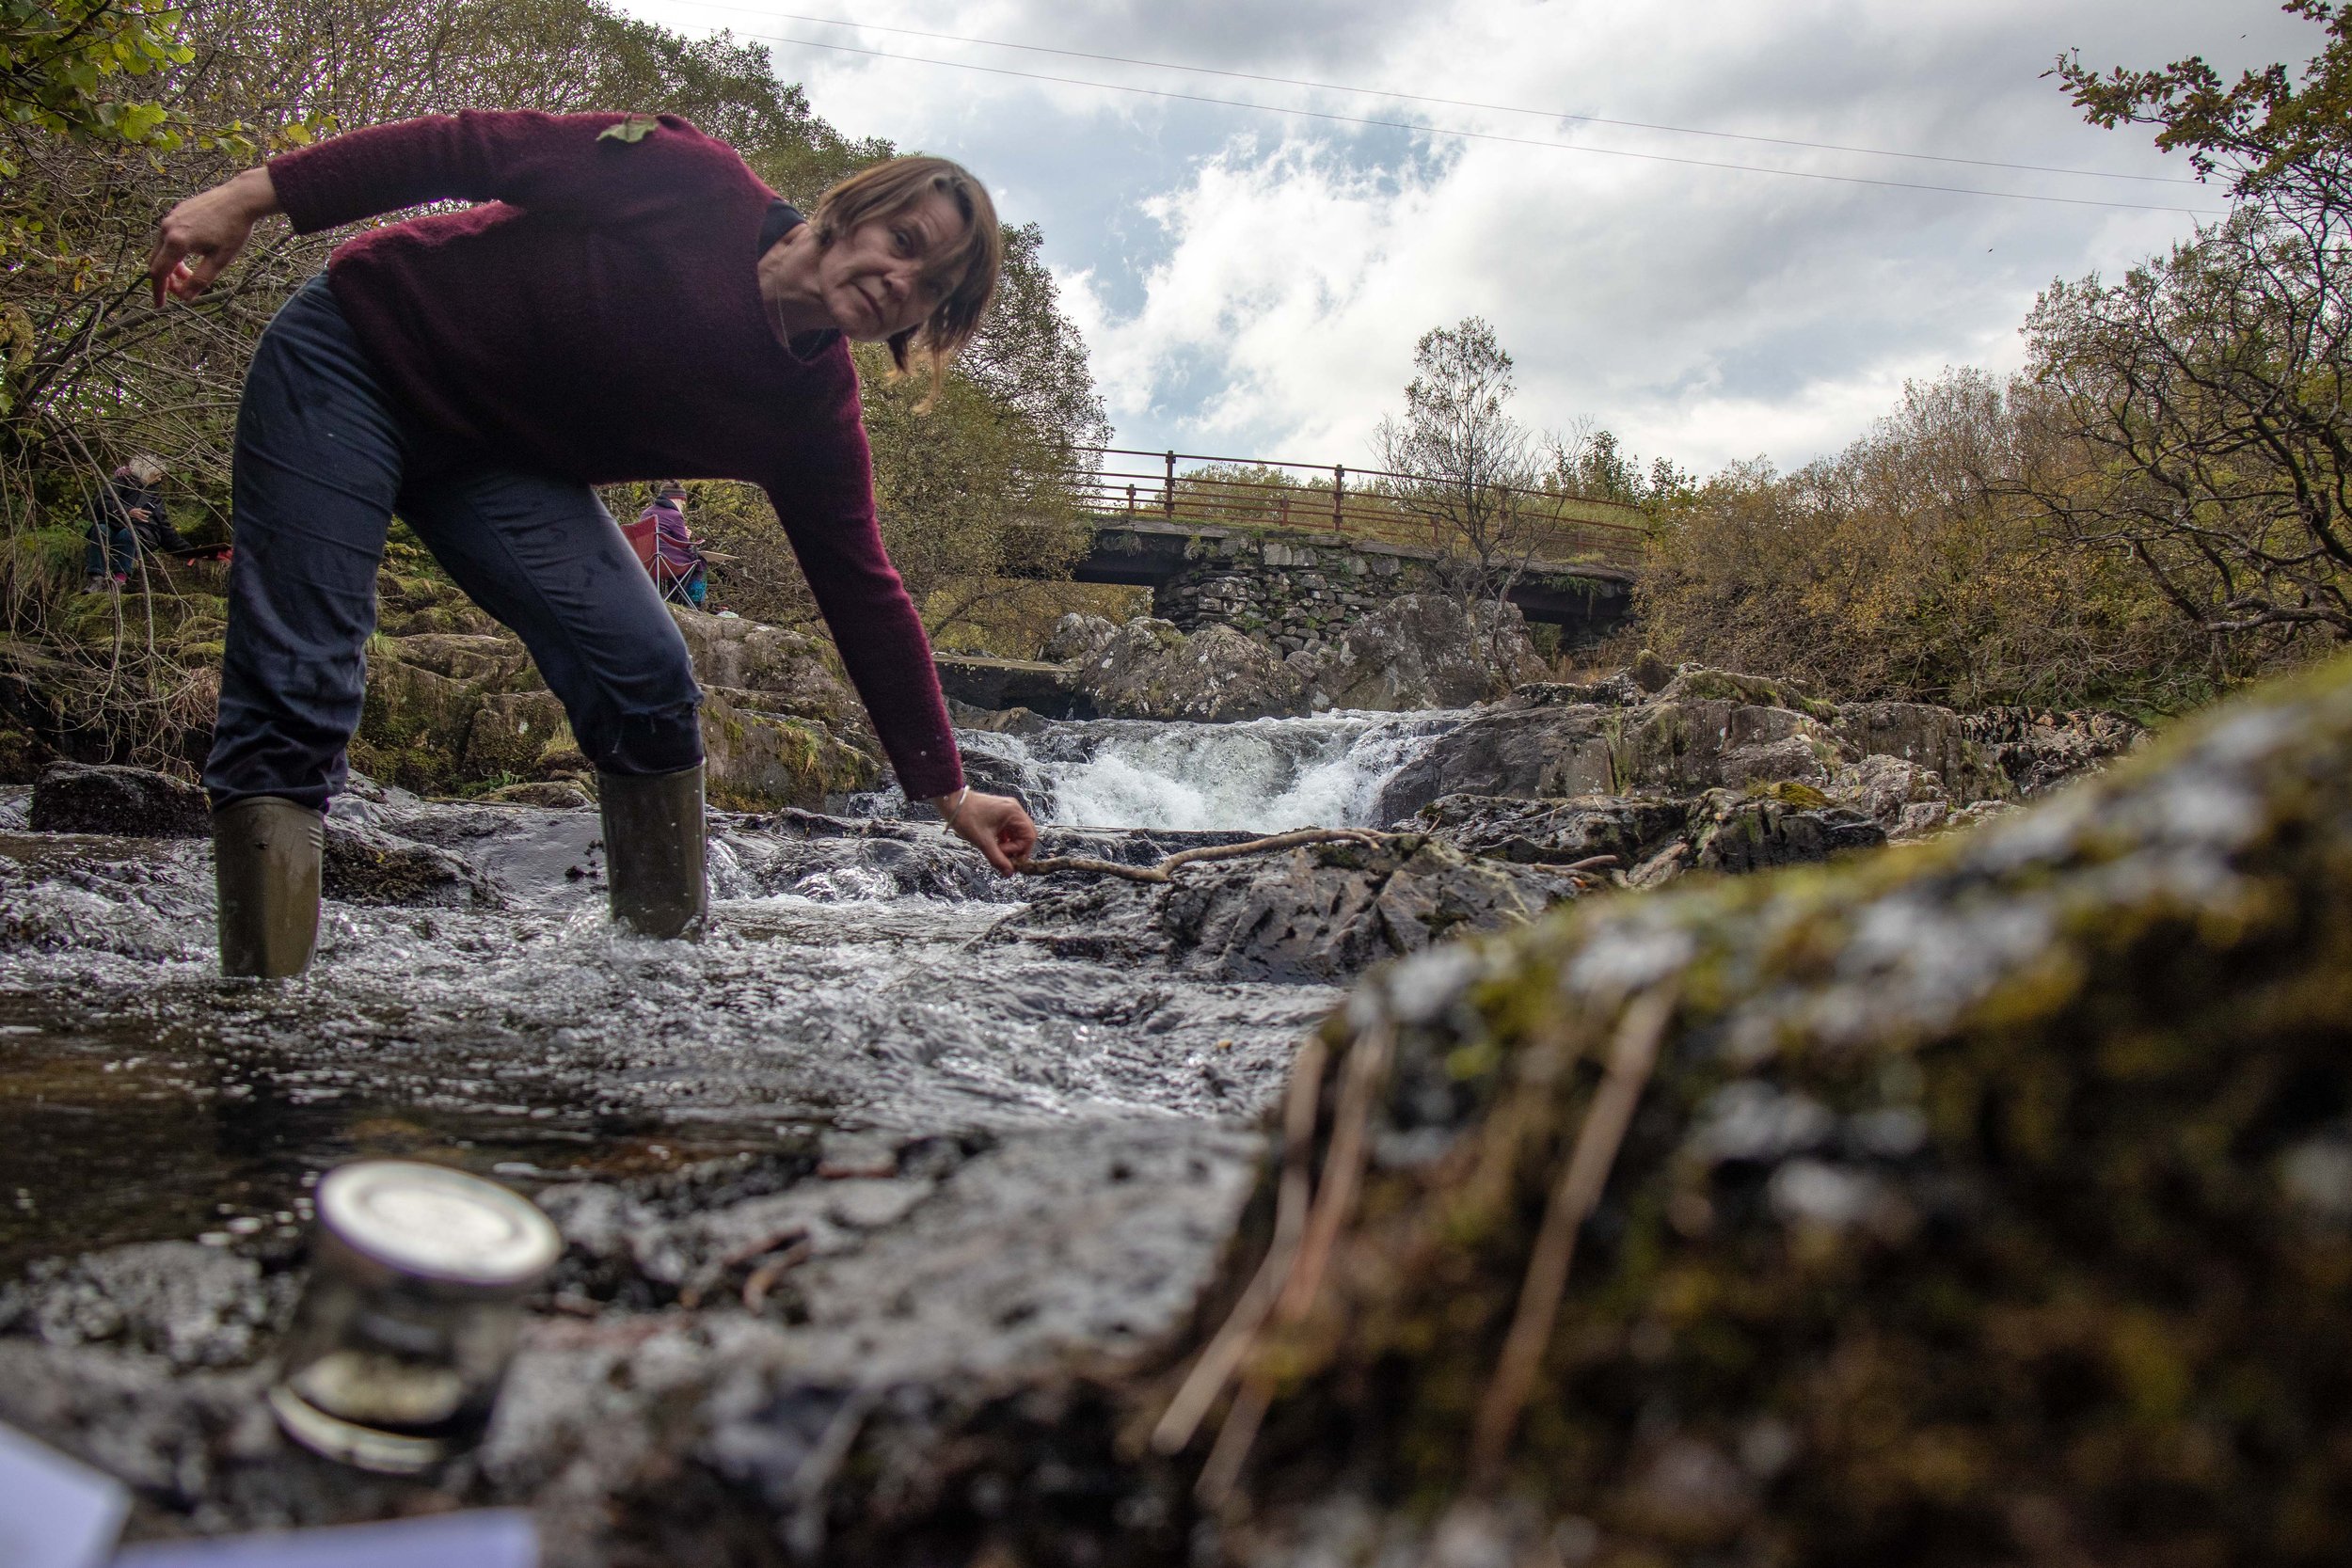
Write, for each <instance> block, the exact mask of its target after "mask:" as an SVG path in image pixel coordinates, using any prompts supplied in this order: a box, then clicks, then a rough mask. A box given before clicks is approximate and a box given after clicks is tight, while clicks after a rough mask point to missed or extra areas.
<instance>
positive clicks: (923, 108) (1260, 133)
mask: <svg viewBox="0 0 2352 1568" xmlns="http://www.w3.org/2000/svg"><path fill="white" fill-rule="evenodd" d="M623 3H624V4H625V5H626V7H627V8H628V9H630V10H632V11H634V12H636V13H637V14H640V15H643V16H645V17H647V18H649V19H652V20H656V21H660V22H662V23H664V24H668V25H671V26H674V27H678V28H681V29H686V30H690V31H696V32H701V31H708V30H713V29H717V28H721V27H724V28H729V29H732V30H733V31H734V32H736V33H737V34H738V35H739V36H752V37H757V38H761V39H763V40H767V41H769V42H770V43H771V48H772V49H773V51H774V55H775V59H776V63H777V67H778V69H779V71H781V73H782V74H784V75H785V76H787V78H790V79H795V80H798V81H801V82H802V83H803V84H804V85H805V87H806V89H807V92H808V96H809V99H810V102H811V103H813V104H814V105H815V107H816V108H817V110H818V112H819V113H820V114H822V115H824V116H825V117H826V118H827V119H830V120H832V121H833V122H834V124H835V125H837V126H839V127H840V128H841V129H842V130H843V131H845V132H847V133H850V134H852V135H882V136H887V137H889V138H891V139H892V140H893V141H894V142H896V143H897V144H898V145H899V146H900V147H901V148H905V149H921V150H929V151H938V152H944V153H946V154H948V155H950V156H954V157H957V158H960V159H961V160H962V161H964V162H965V163H967V164H969V165H970V166H972V167H973V168H974V169H975V170H976V171H977V173H978V174H979V175H980V176H981V177H982V178H983V179H985V180H986V181H987V182H989V184H990V188H991V189H992V191H993V193H994V194H995V197H996V199H997V203H998V206H999V208H1000V210H1001V211H1002V212H1003V213H1004V214H1005V215H1006V217H1007V218H1008V219H1009V220H1011V221H1028V220H1032V219H1034V220H1035V221H1037V222H1038V223H1040V224H1041V225H1042V226H1043V229H1044V232H1045V236H1046V245H1045V254H1046V256H1047V258H1048V260H1049V261H1050V262H1051V263H1052V265H1053V267H1054V270H1055V272H1056V274H1057V277H1059V278H1060V280H1061V284H1062V288H1063V291H1064V300H1065V303H1066V305H1067V306H1068V308H1069V309H1070V311H1071V313H1072V315H1073V317H1074V318H1075V319H1076V320H1077V321H1078V323H1079V325H1081V327H1082V328H1083V329H1084V331H1085V333H1086V338H1087V341H1088V344H1089V348H1090V349H1091V351H1092V356H1093V363H1094V371H1095V376H1096V379H1097V381H1098V383H1099V384H1100V385H1101V387H1102V388H1103V391H1104V397H1105V399H1106V400H1107V402H1108V404H1109V407H1110V413H1111V417H1112V419H1113V420H1114V421H1115V422H1116V424H1117V427H1118V431H1119V437H1120V444H1122V445H1128V446H1136V447H1142V448H1147V449H1153V450H1157V449H1162V448H1167V447H1171V446H1172V447H1175V448H1177V449H1179V450H1181V451H1187V452H1201V453H1212V454H1219V455H1225V454H1231V455H1248V456H1267V457H1279V458H1295V459H1300V460H1305V461H1311V462H1317V463H1322V462H1347V463H1349V464H1351V465H1360V464H1363V463H1365V462H1366V461H1367V459H1368V458H1369V455H1370V441H1371V436H1372V432H1373V429H1374V427H1375V425H1376V424H1377V423H1378V421H1379V420H1380V418H1381V416H1382V415H1383V414H1384V413H1389V412H1391V411H1393V410H1395V409H1396V408H1397V407H1398V406H1399V404H1401V401H1402V389H1403V387H1404V384H1405V382H1406V379H1407V378H1408V376H1409V375H1410V373H1411V360H1412V349H1413V343H1414V341H1415V340H1416V339H1418V338H1419V337H1420V336H1421V334H1422V333H1423V332H1425V331H1427V330H1428V329H1429V328H1431V327H1433V326H1438V325H1450V324H1452V323H1454V322H1457V321H1459V320H1461V319H1462V318H1463V317H1465V316H1470V315H1478V316H1483V317H1485V318H1486V320H1488V321H1490V322H1492V323H1493V324H1494V325H1495V327H1496V329H1497V331H1498V333H1499V334H1500V336H1501V338H1502V342H1503V344H1504V346H1505V347H1507V348H1508V349H1509V350H1510V352H1511V354H1512V356H1513V357H1514V358H1515V359H1516V360H1517V362H1518V387H1519V393H1518V404H1517V405H1516V408H1517V412H1518V415H1519V417H1520V418H1521V419H1522V420H1525V421H1526V422H1528V423H1529V424H1531V425H1534V426H1536V427H1538V428H1545V429H1565V428H1568V427H1571V426H1573V425H1575V424H1577V423H1578V422H1580V421H1583V420H1590V421H1594V422H1597V423H1598V424H1600V425H1603V426H1606V427H1608V428H1610V429H1613V430H1614V431H1616V432H1617V433H1618V434H1619V436H1621V437H1622V438H1623V440H1624V442H1625V444H1626V445H1627V446H1628V447H1629V449H1630V450H1631V451H1634V452H1636V453H1638V454H1640V455H1641V456H1643V457H1645V458H1646V457H1648V456H1651V455H1657V454H1663V455H1666V456H1669V457H1672V458H1674V459H1675V460H1676V461H1677V462H1679V463H1681V464H1683V465H1684V466H1685V467H1692V468H1696V469H1699V470H1701V471H1707V470H1709V469H1712V468H1714V467H1718V466H1720V465H1721V464H1723V463H1725V462H1728V461H1733V460H1737V459H1740V458H1745V457H1751V456H1755V455H1758V454H1767V455H1770V456H1771V457H1772V458H1773V459H1774V460H1775V461H1777V462H1779V463H1781V464H1782V465H1783V466H1792V465H1795V464H1798V463H1802V462H1804V460H1806V459H1808V458H1810V457H1813V456H1815V455H1818V454H1820V453H1821V452H1824V451H1832V450H1835V449H1836V448H1837V447H1839V446H1842V445H1843V444H1844V443H1845V442H1846V441H1848V440H1849V439H1851V437H1852V436H1855V435H1856V434H1858V433H1859V432H1860V430H1861V429H1862V428H1863V427H1864V426H1865V425H1866V424H1867V422H1868V421H1869V420H1872V419H1873V418H1875V417H1877V416H1878V415H1880V414H1882V413H1883V412H1884V411H1886V410H1887V409H1888V408H1889V407H1890V406H1891V405H1892V404H1893V402H1894V400H1895V399H1896V398H1897V396H1898V395H1899V391H1900V388H1901V387H1902V384H1903V382H1904V380H1905V379H1906V378H1910V377H1915V376H1931V375H1933V374H1935V373H1936V372H1938V371H1940V370H1941V369H1943V368H1944V367H1945V366H1947V365H1962V364H1973V365H1981V366H1987V367H1992V368H1994V369H2008V368H2011V367H2013V366H2015V365H2017V364H2018V363H2019V362H2020V361H2021V359H2022V357H2023V352H2024V349H2023V344H2022V342H2021V341H2020V340H2019V338H2018V333H2017V328H2018V325H2019V323H2020V322H2021V321H2022V320H2023V319H2024V316H2025V314H2026V310H2027V309H2028V308H2029V307H2030V306H2031V304H2032V302H2033V298H2034V295H2035V293H2036V292H2037V291H2038V290H2040V289H2041V288H2042V287H2044V286H2046V285H2047V284H2048V283H2049V282H2050V280H2051V279H2053V278H2054V277H2079V276H2081V275H2083V274H2085V273H2088V272H2091V271H2094V270H2106V271H2113V270H2115V269H2117V268H2120V267H2122V266H2124V265H2127V264H2129V263H2130V262H2131V261H2134V260H2136V259H2137V258H2139V257H2142V256H2145V255H2147V254H2149V253H2151V252H2153V251H2156V250H2160V249H2162V248H2163V247H2164V246H2166V245H2169V244H2170V243H2171V242H2172V241H2174V240H2176V239H2179V238H2181V237H2184V236H2185V235H2186V234H2187V233H2188V232H2189V231H2190V229H2191V227H2192V226H2193V224H2194V223H2195V222H2196V221H2197V219H2196V218H2195V217H2194V216H2192V215H2189V214H2187V213H2184V212H2180V211H2161V210H2158V211H2149V210H2135V209H2134V207H2132V206H2130V205H2115V206H2101V205H2076V204H2069V203H2065V202H2058V201H2051V200H2025V199H2016V198H2015V196H2034V197H2043V198H2058V197H2063V198H2073V200H2074V201H2075V202H2082V203H2101V202H2106V203H2120V204H2141V205H2142V206H2144V207H2149V208H2157V209H2168V208H2169V209H2180V208H2186V209H2193V210H2201V211H2203V212H2206V213H2213V212H2216V211H2217V210H2218V208H2219V207H2220V205H2221V203H2220V200H2219V198H2218V193H2217V192H2215V191H2214V190H2212V189H2210V188H2206V187H2201V186H2198V185H2194V184H2185V183H2178V182H2177V181H2180V180H2183V179H2185V178H2186V176H2187V175H2188V173H2189V171H2188V169H2187V168H2186V167H2185V164H2184V162H2183V161H2182V160H2181V159H2179V158H2177V157H2176V158H2171V159H2167V158H2164V157H2161V156H2159V155H2158V154H2156V153H2155V152H2154V151H2153V150H2152V149H2151V147H2150V146H2149V142H2148V138H2147V136H2146V135H2144V134H2143V133H2139V132H2134V131H2121V132H2104V131H2098V130H2094V129H2091V128H2090V127H2089V126H2086V125H2084V124H2083V123H2082V122H2081V120H2080V119H2079V118H2078V117H2077V116H2076V115H2075V113H2074V111H2073V110H2072V109H2071V108H2070V107H2069V105H2068V103H2067V102H2066V99H2065V96H2064V94H2063V93H2062V92H2060V91H2058V89H2057V88H2056V87H2054V85H2053V84H2052V83H2050V82H2048V81H2045V80H2042V71H2044V70H2046V69H2047V68H2048V66H2049V65H2050V63H2051V60H2052V58H2053V57H2054V56H2055V55H2058V53H2059V52H2060V51H2061V50H2064V49H2068V48H2077V49H2079V50H2081V51H2082V53H2083V55H2084V57H2085V58H2087V59H2090V60H2092V61H2097V62H2102V63H2109V64H2130V65H2154V64H2161V63H2163V62H2166V61H2169V60H2173V59H2177V58H2180V57H2182V56H2184V55H2190V54H2203V55H2205V56H2206V57H2207V58H2209V59H2211V60H2213V61H2215V62H2216V63H2217V64H2219V65H2221V66H2223V67H2224V68H2225V69H2227V70H2229V71H2232V72H2234V71H2236V70H2237V69H2239V68H2241V67H2243V66H2246V65H2252V64H2260V63H2265V62H2268V61H2272V60H2279V59H2289V60H2296V61H2299V60H2301V59H2303V58H2305V57H2307V56H2309V55H2312V54H2313V53H2314V52H2315V51H2316V48H2317V42H2316V32H2315V29H2313V28H2312V27H2311V26H2310V24H2303V23H2298V22H2295V21H2292V20H2291V19H2288V18H2285V17H2282V16H2281V15H2280V13H2279V11H2278V9H2277V7H2276V5H2275V4H2274V3H2272V0H2073V3H2068V4H2059V5H2053V4H2051V3H2050V0H1907V3H1904V4H1899V5H1898V4H1895V3H1893V0H1776V3H1768V4H1762V5H1759V4H1756V3H1755V0H1681V3H1679V4H1676V5H1671V6H1670V5H1664V4H1656V3H1651V4H1643V3H1641V0H1286V3H1283V4H1272V3H1265V0H1195V3H1192V4H1188V5H1184V6H1181V7H1180V6H1174V5H1147V4H1123V5H1122V4H1117V3H1104V4H1096V5H1078V6H1073V5H1069V4H1067V3H1063V4H1048V3H1045V0H960V3H954V4H951V3H949V0H863V3H861V4H860V5H859V6H858V7H856V8H854V10H852V9H851V8H848V7H845V6H836V5H834V4H833V3H832V0H781V3H782V4H786V5H793V6H795V7H796V8H797V9H799V10H800V11H801V13H802V15H801V16H794V15H789V14H787V13H786V12H783V11H780V10H776V9H773V8H769V7H766V6H758V5H755V4H751V3H743V4H730V5H719V4H706V3H703V0H623ZM847 15H854V16H855V17H856V19H857V22H858V24H859V25H856V26H848V25H836V24H827V23H825V22H822V21H811V20H804V19H803V18H804V17H819V18H839V17H844V16H847ZM885 28H892V29H905V30H902V31H885V30H884V29H885ZM927 33H928V34H952V35H955V36H956V37H957V38H959V39H963V40H988V41H986V42H971V41H952V40H949V39H946V38H942V37H924V36H920V35H922V34H927ZM785 40H802V41H785ZM820 43H821V44H832V45H835V46H841V47H834V48H821V47H816V46H815V45H817V44H820ZM1007 45H1027V46H1031V47H1029V48H1026V49H1024V48H1015V47H1006V46H1007ZM851 50H863V51H868V52H869V53H851V52H850V51H851ZM1046 51H1061V52H1063V53H1050V52H1046ZM1087 55H1116V56H1122V57H1124V58H1126V59H1129V60H1135V61H1143V62H1150V63H1146V64H1122V63H1118V62H1116V61H1113V60H1110V59H1104V58H1089V57H1082V56H1087ZM930 62H954V63H953V64H940V63H930ZM975 67H987V68H991V69H990V70H988V71H983V70H977V69H972V68H975ZM1178 67H1194V68H1209V70H1213V71H1222V72H1228V73H1242V74H1223V75H1219V74H1210V73H1207V71H1202V70H1192V71H1186V70H1181V69H1177V68H1178ZM1252 76H1254V77H1260V78H1263V77H1285V78H1294V79H1296V80H1297V81H1299V82H1302V83H1309V84H1320V85H1283V84H1279V83H1276V82H1270V81H1264V80H1251V79H1249V78H1250V77H1252ZM1040 77H1053V78H1062V79H1063V80H1060V81H1048V80H1040V79H1038V78H1040ZM1081 84H1083V85H1081ZM1117 87H1144V88H1151V89H1154V90H1155V91H1156V92H1157V93H1160V94H1174V95H1190V97H1191V99H1193V100H1198V99H1215V100H1222V101H1226V102H1220V103H1202V102H1197V101H1188V100H1187V99H1186V98H1184V97H1177V96H1152V95H1151V94H1148V93H1142V92H1132V91H1120V90H1116V88H1117ZM1348 89H1354V90H1348ZM1402 93H1409V94H1417V95H1421V97H1420V101H1416V100H1414V99H1407V98H1401V97H1398V96H1392V95H1395V94H1402ZM1432 99H1443V100H1458V101H1463V102H1461V103H1437V102H1428V101H1427V100H1432ZM1276 109H1289V110H1299V111H1311V114H1306V115H1302V114H1284V113H1279V112H1273V111H1274V110H1276ZM1522 111H1533V112H1522ZM1313 116H1321V117H1326V118H1312V117H1313ZM1569 116H1583V117H1597V118H1598V119H1610V120H1618V121H1641V122H1644V123H1645V124H1646V125H1649V126H1654V127H1675V128H1677V129H1673V130H1667V129H1640V128H1635V127H1633V126H1629V125H1623V124H1614V125H1613V124H1603V123H1596V121H1595V119H1572V118H1565V117H1569ZM1332 117H1337V118H1332ZM1360 120H1373V121H1387V122H1391V123H1389V124H1362V123H1354V122H1351V121H1360ZM1404 125H1409V126H1413V127H1419V129H1403V128H1400V126H1404ZM1444 132H1472V133H1479V134H1480V135H1481V137H1483V138H1484V139H1477V138H1472V137H1466V136H1461V135H1445V134H1442V133H1444ZM1699 133H1718V134H1713V135H1708V134H1699ZM1725 134H1728V135H1725ZM1741 138H1747V139H1741ZM1758 138H1778V140H1777V141H1775V140H1767V139H1758ZM1789 142H1807V143H1827V144H1838V145H1840V146H1843V147H1848V148H1862V149H1873V150H1881V152H1895V153H1909V154H1928V155H1932V156H1931V157H1921V156H1912V157H1896V156H1885V155H1878V154H1874V153H1868V152H1857V151H1837V150H1823V149H1817V148H1805V147H1795V146H1789V145H1786V144H1787V143H1789ZM1553 144H1557V145H1553ZM1627 154H1639V156H1629V155H1627ZM1938 159H1941V160H1946V161H1936V160H1938ZM1675 160H1686V161H1681V162H1677V161H1675ZM1966 160H1974V161H1975V162H1969V161H1966ZM1703 164H1706V165H1724V164H1733V165H1745V166H1751V167H1752V168H1756V169H1774V170H1794V171H1802V172H1804V173H1807V174H1814V175H1837V176H1845V177H1849V178H1850V179H1852V180H1861V181H1876V182H1893V183H1892V184H1889V183H1880V184H1869V183H1851V182H1840V181H1834V180H1823V179H1810V178H1795V177H1791V176H1790V175H1788V174H1783V173H1767V172H1747V171H1742V170H1740V169H1731V168H1723V167H1709V166H1700V165H1703ZM1992 164H2005V165H2037V166H2047V167H2049V168H2054V169H2059V170H2067V171H2093V172H2092V173H2089V174H2086V173H2079V172H2059V173H2052V172H2036V171H2031V170H2026V169H2021V168H2014V167H1995V166H1987V165H1992ZM2133 175H2137V176H2153V177H2155V178H2154V179H2138V180H2134V179H2127V178H2115V177H2114V176H2133ZM1905 183H1908V184H1915V185H1919V184H1924V185H1941V186H1954V187H1965V188H1967V189H1970V190H1976V191H1998V192H2007V193H2014V195H2012V196H2001V197H1995V196H1984V195H1971V194H1956V193H1955V192H1952V191H1937V190H1918V189H1904V188H1894V187H1895V185H1899V184H1905Z"/></svg>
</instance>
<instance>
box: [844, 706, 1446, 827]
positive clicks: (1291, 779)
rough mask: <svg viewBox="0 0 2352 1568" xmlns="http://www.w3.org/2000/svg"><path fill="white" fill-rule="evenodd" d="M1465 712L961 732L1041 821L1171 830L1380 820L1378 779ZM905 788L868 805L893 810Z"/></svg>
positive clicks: (1045, 725) (987, 769) (974, 757)
mask: <svg viewBox="0 0 2352 1568" xmlns="http://www.w3.org/2000/svg"><path fill="white" fill-rule="evenodd" d="M1465 717H1466V715H1464V714H1461V713H1458V712H1448V711H1438V712H1423V713H1406V714H1395V713H1331V714H1321V715H1318V716H1316V717H1314V718H1312V719H1256V720H1250V721H1245V722H1242V723H1233V724H1175V723H1154V722H1151V721H1143V720H1133V719H1097V720H1085V721H1050V720H1048V721H1037V722H1036V723H1035V724H1034V725H1032V726H1031V727H1029V728H1027V729H1025V730H1024V731H1022V732H1020V733H1017V734H996V733H990V732H986V731H964V732H961V741H962V743H963V751H964V756H965V759H966V763H967V765H968V766H969V768H970V770H971V771H972V773H973V774H974V776H975V777H976V778H977V779H978V780H979V781H980V783H981V785H982V786H983V787H999V788H1001V787H1006V786H1010V787H1013V788H1017V789H1018V790H1020V792H1021V793H1022V795H1023V796H1024V798H1025V799H1026V800H1028V802H1029V806H1030V809H1031V811H1032V812H1033V813H1035V815H1036V816H1037V817H1038V820H1039V821H1041V822H1044V823H1052V824H1060V825H1063V826H1068V827H1088V828H1149V829H1167V830H1173V831H1216V830H1243V831H1247V832H1269V833H1270V832H1282V831H1283V830H1285V829H1290V828H1309V827H1319V828H1354V827H1382V826H1386V824H1384V823H1377V822H1375V821H1374V820H1373V818H1374V816H1375V811H1374V806H1375V801H1376V800H1377V799H1378V797H1379V794H1380V788H1381V786H1382V785H1383V784H1386V783H1387V782H1388V781H1389V779H1390V778H1391V776H1393V775H1394V774H1395V772H1396V770H1397V769H1398V768H1402V767H1404V766H1405V764H1406V763H1407V762H1409V761H1411V760H1412V759H1413V758H1414V757H1416V756H1418V755H1419V754H1420V753H1421V752H1422V751H1423V750H1424V749H1426V748H1427V746H1428V745H1429V743H1430V742H1431V741H1432V740H1434V739H1436V738H1437V737H1438V736H1441V735H1443V734H1445V733H1446V732H1447V731H1449V730H1451V729H1453V728H1454V726H1455V725H1457V724H1459V723H1461V721H1462V720H1463V719H1464V718H1465ZM898 805H899V801H898V799H897V797H896V796H895V795H894V796H889V797H877V798H875V800H872V801H871V802H870V803H869V807H868V809H876V810H893V809H897V808H898Z"/></svg>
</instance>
